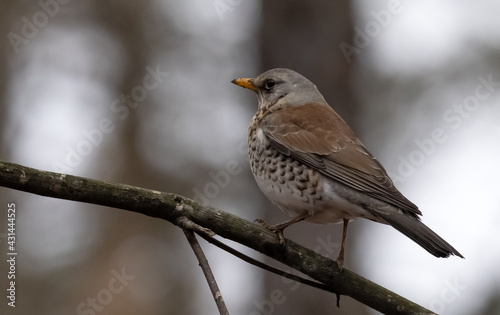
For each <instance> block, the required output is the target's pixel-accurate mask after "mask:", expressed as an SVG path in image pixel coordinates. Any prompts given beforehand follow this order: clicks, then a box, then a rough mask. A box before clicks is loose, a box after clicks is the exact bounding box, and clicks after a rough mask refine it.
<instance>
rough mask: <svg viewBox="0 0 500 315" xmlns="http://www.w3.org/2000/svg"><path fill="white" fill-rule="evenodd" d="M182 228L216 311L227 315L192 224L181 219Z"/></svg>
mask: <svg viewBox="0 0 500 315" xmlns="http://www.w3.org/2000/svg"><path fill="white" fill-rule="evenodd" d="M178 222H180V223H181V224H182V225H183V226H184V228H183V231H184V234H186V238H187V240H188V242H189V245H191V248H192V249H193V252H194V254H195V256H196V258H197V259H198V262H199V264H200V267H201V269H202V270H203V274H204V275H205V279H207V283H208V287H209V288H210V292H212V296H213V297H214V300H215V304H216V305H217V309H218V310H219V314H221V315H229V311H228V310H227V307H226V303H224V299H223V298H222V294H221V292H220V289H219V286H218V285H217V281H215V277H214V274H213V273H212V269H211V268H210V264H209V263H208V259H207V257H206V256H205V254H204V253H203V250H202V249H201V246H200V243H198V240H197V239H196V235H195V234H194V232H193V228H192V227H191V226H192V225H195V224H196V223H193V222H191V221H189V219H188V218H185V217H181V220H179V221H178Z"/></svg>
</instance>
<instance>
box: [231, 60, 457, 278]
mask: <svg viewBox="0 0 500 315" xmlns="http://www.w3.org/2000/svg"><path fill="white" fill-rule="evenodd" d="M231 82H232V83H234V84H236V85H238V86H241V87H244V88H247V89H250V90H252V91H253V92H255V93H256V94H257V99H258V108H257V112H256V113H255V115H254V116H253V118H252V120H251V122H250V125H249V127H248V157H249V163H250V168H251V171H252V174H253V176H254V177H255V180H256V182H257V185H258V187H259V188H260V190H261V191H262V192H263V193H264V195H265V196H266V197H267V198H268V199H269V200H270V201H271V202H272V203H273V204H274V205H276V206H277V207H278V208H279V209H281V210H282V211H284V212H285V213H287V214H288V215H289V216H290V217H291V219H290V220H288V221H285V222H283V223H279V224H276V225H268V224H267V223H266V222H264V221H263V220H261V219H258V220H256V221H257V222H259V223H261V224H262V225H264V226H265V227H266V228H268V229H270V230H271V231H273V232H275V233H276V234H277V235H278V237H279V240H280V243H281V244H284V241H285V239H284V236H283V230H284V229H285V228H287V227H288V226H290V225H292V224H295V223H297V222H300V221H303V220H304V221H308V222H311V223H316V224H328V223H340V222H342V223H343V231H342V241H341V246H340V252H339V254H338V257H337V259H336V263H337V265H338V267H339V269H340V270H342V268H343V263H344V247H345V240H346V236H347V227H348V223H349V221H350V220H354V219H357V218H364V219H368V220H371V221H375V222H378V223H382V224H388V225H390V226H392V227H394V228H395V229H396V230H398V231H399V232H401V233H403V234H404V235H406V236H407V237H409V238H410V239H411V240H413V241H414V242H416V243H417V244H418V245H420V246H421V247H423V248H424V249H425V250H427V251H428V252H429V253H431V254H432V255H434V256H436V257H442V258H445V257H449V256H450V255H455V256H458V257H461V258H464V257H463V256H462V254H460V253H459V252H458V251H457V250H456V249H455V248H454V247H453V246H451V245H450V244H449V243H448V242H446V241H445V240H444V239H443V238H441V237H440V236H439V235H437V234H436V233H435V232H434V231H432V230H431V229H430V228H429V227H427V226H426V225H425V224H424V223H423V222H422V221H421V219H420V216H421V215H422V212H421V211H420V210H419V208H418V207H417V206H416V205H415V204H414V203H412V202H411V201H409V200H408V199H407V198H406V197H405V196H403V194H402V193H401V192H399V190H398V189H397V188H396V187H395V186H394V183H393V181H392V180H391V179H390V177H389V175H388V174H387V171H386V170H385V169H384V167H383V166H382V164H381V163H380V162H379V161H378V160H377V159H376V158H375V157H374V156H373V155H372V154H371V153H370V152H369V151H368V150H367V149H366V147H365V146H364V145H363V143H361V141H360V140H359V138H358V137H357V136H356V134H355V133H354V132H353V131H352V129H351V128H350V127H349V126H348V125H347V123H346V122H345V121H344V120H343V119H342V118H341V117H340V116H339V115H338V114H337V113H336V112H335V111H334V110H333V109H332V107H330V105H329V104H328V103H327V102H326V100H325V98H324V97H323V95H322V94H321V93H320V92H319V90H318V89H317V87H316V86H315V85H314V84H313V83H312V82H311V81H309V80H308V79H307V78H305V77H304V76H302V75H301V74H299V73H297V72H295V71H293V70H290V69H286V68H276V69H271V70H268V71H266V72H264V73H262V74H260V75H258V76H257V77H255V78H239V79H234V80H233V81H231Z"/></svg>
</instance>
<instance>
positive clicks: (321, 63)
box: [259, 0, 367, 314]
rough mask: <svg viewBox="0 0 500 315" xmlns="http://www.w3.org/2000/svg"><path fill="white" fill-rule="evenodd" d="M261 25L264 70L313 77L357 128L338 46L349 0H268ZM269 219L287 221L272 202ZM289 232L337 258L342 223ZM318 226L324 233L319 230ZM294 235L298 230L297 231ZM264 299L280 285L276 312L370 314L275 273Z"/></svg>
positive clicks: (348, 33) (347, 34)
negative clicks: (280, 299)
mask: <svg viewBox="0 0 500 315" xmlns="http://www.w3.org/2000/svg"><path fill="white" fill-rule="evenodd" d="M262 6H263V8H262V23H261V29H260V38H259V40H260V47H261V48H260V51H261V70H262V71H265V70H268V69H271V68H279V67H283V68H290V69H292V70H295V71H297V72H299V73H300V74H302V75H304V76H305V77H307V78H308V79H310V80H311V81H312V82H313V83H314V84H316V86H317V87H318V89H319V90H320V92H321V93H322V94H323V96H324V97H325V99H326V100H327V101H328V102H329V104H330V106H332V107H333V108H334V109H335V110H336V111H337V112H338V113H339V114H340V115H341V116H342V117H343V118H344V119H345V120H346V121H347V122H348V123H349V125H350V126H351V127H352V128H353V129H354V130H356V115H357V111H358V108H359V107H358V104H357V103H356V101H355V100H354V98H353V95H352V91H351V87H350V76H351V68H352V67H351V65H352V63H348V62H347V61H346V59H345V57H344V55H343V53H342V51H341V49H340V48H339V44H340V43H341V42H343V41H349V40H350V38H351V37H352V29H353V25H352V21H351V16H352V14H351V6H350V1H347V0H343V1H321V2H319V1H307V2H306V1H263V3H262ZM266 209H269V211H267V213H269V215H267V217H266V221H267V222H270V223H275V222H278V221H284V220H285V218H286V217H285V215H283V214H282V213H280V211H279V210H278V209H277V208H276V207H274V206H273V205H271V204H268V206H267V207H266ZM299 225H300V227H297V226H296V227H291V228H290V229H289V230H287V231H285V234H286V235H287V236H288V237H290V236H291V238H292V239H294V240H296V241H297V242H299V243H300V244H304V245H306V246H308V247H310V248H312V249H315V248H318V249H320V251H319V252H320V253H321V254H324V255H328V256H329V257H331V258H334V259H335V258H336V255H337V254H338V251H339V249H340V246H339V247H338V248H333V249H332V248H328V249H325V248H324V247H322V246H323V245H324V244H325V243H329V242H330V241H331V242H334V243H340V240H341V230H342V225H329V226H327V227H325V228H323V227H322V228H320V230H319V229H318V226H317V225H313V224H310V223H299ZM318 231H319V232H318ZM294 234H295V235H294ZM355 234H356V225H350V226H349V233H348V237H347V245H346V266H348V267H349V268H353V269H354V270H355V269H356V268H355V267H354V264H355V259H354V257H353V256H354V255H353V254H354V252H355V250H354V247H355V246H354V245H355V243H354V242H352V240H353V239H355V237H354V236H355ZM265 277H266V278H265V286H266V289H265V293H264V296H263V299H269V298H270V295H271V292H273V290H275V289H279V290H281V291H283V293H284V296H285V297H286V301H285V302H284V303H283V304H280V305H275V306H274V307H275V311H276V314H325V312H326V313H329V312H328V311H326V310H331V312H335V314H366V313H367V311H366V309H367V308H366V307H365V306H363V305H361V304H360V303H357V302H353V301H352V300H350V299H348V298H342V299H341V308H340V310H337V309H336V306H335V296H334V295H331V294H326V293H324V292H318V291H317V290H315V289H311V288H305V287H301V286H298V285H294V284H290V283H289V282H288V281H283V280H282V279H279V278H278V277H276V276H274V275H269V274H266V276H265Z"/></svg>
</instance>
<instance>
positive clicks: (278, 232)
mask: <svg viewBox="0 0 500 315" xmlns="http://www.w3.org/2000/svg"><path fill="white" fill-rule="evenodd" d="M255 222H257V223H259V224H260V225H262V226H263V227H265V228H266V229H268V230H269V231H271V232H273V233H275V234H276V235H277V236H278V239H279V241H280V245H285V236H284V235H283V230H284V229H285V227H286V226H285V227H283V226H282V224H276V225H269V224H267V223H266V221H264V220H262V219H257V220H255Z"/></svg>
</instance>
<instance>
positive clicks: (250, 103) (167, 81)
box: [0, 0, 500, 315]
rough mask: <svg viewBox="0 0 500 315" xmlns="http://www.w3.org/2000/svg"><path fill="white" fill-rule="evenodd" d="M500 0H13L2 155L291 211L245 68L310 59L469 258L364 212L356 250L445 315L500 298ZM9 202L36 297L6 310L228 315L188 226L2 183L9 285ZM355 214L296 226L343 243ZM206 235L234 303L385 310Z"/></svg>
mask: <svg viewBox="0 0 500 315" xmlns="http://www.w3.org/2000/svg"><path fill="white" fill-rule="evenodd" d="M499 10H500V3H499V2H498V1H494V0H479V1H475V2H469V1H440V2H437V3H436V2H434V1H409V0H401V1H397V0H390V1H378V0H377V1H368V0H357V1H346V0H340V1H283V0H280V1H266V2H264V1H263V2H260V1H242V0H213V1H196V0H189V1H173V0H148V1H113V0H101V1H72V0H40V1H26V0H23V1H13V0H3V1H2V2H1V3H0V15H1V18H0V30H1V34H2V36H3V37H2V38H3V39H2V40H0V45H1V46H2V47H1V49H0V131H1V136H0V159H1V160H5V161H10V162H15V163H19V164H22V165H26V166H30V167H34V168H40V169H43V170H51V171H57V172H63V173H68V174H74V175H79V176H86V177H91V178H96V179H101V180H106V181H113V182H121V183H126V184H130V185H136V186H142V187H146V188H151V189H155V190H161V191H166V192H174V193H179V194H182V195H185V196H187V197H191V198H196V199H197V200H198V201H200V202H203V203H205V204H209V205H211V206H214V207H218V208H220V209H222V210H224V211H228V212H231V213H233V214H236V215H238V216H241V217H243V218H245V219H248V220H254V219H256V218H264V219H265V220H266V221H267V222H270V223H275V222H281V221H284V220H286V219H287V217H286V216H285V215H284V214H282V213H280V211H279V210H277V208H275V207H274V206H273V205H272V204H270V203H269V202H268V201H267V200H265V199H264V197H263V195H262V194H261V192H260V191H259V190H258V188H257V186H256V184H255V182H254V180H253V178H252V176H251V173H250V170H249V167H248V162H247V157H246V135H247V127H248V124H249V122H250V119H251V117H252V116H253V114H254V113H255V111H256V108H257V100H256V98H255V95H253V93H251V92H250V91H246V90H243V89H241V88H239V87H236V86H234V85H232V84H231V83H230V81H231V80H232V79H234V78H237V77H253V76H256V75H258V74H259V73H261V72H263V71H265V70H268V69H270V68H276V67H287V68H291V69H294V70H296V71H298V72H299V73H301V74H303V75H304V76H306V77H307V78H309V79H310V80H311V81H313V82H314V83H315V84H316V85H317V86H318V88H319V90H320V91H321V92H322V93H323V95H324V96H325V98H326V99H327V101H328V102H329V103H330V105H331V106H332V107H333V108H334V109H335V110H336V111H337V112H338V113H339V114H340V115H341V116H342V117H343V118H344V119H345V120H346V121H347V122H348V123H349V124H350V125H351V127H352V128H353V129H354V130H355V131H356V132H357V134H358V135H359V137H360V138H361V139H362V141H363V142H364V144H365V145H366V146H367V147H368V148H369V149H370V150H371V151H372V153H373V154H374V155H375V156H377V157H378V159H379V160H380V161H381V162H382V163H383V164H384V165H385V167H386V169H387V170H388V172H389V173H390V175H391V176H392V178H393V179H394V182H395V183H396V185H397V186H398V188H399V189H400V190H401V191H402V192H403V193H404V194H405V195H406V196H407V197H408V198H409V199H410V200H412V201H413V202H414V203H416V204H417V205H418V206H419V207H420V209H421V210H422V212H423V213H424V216H423V221H424V222H425V223H426V224H427V225H428V226H430V227H431V228H432V229H433V230H435V231H436V232H437V233H438V234H439V235H441V236H442V237H443V238H445V239H446V240H447V241H449V242H450V243H451V244H452V245H453V246H455V247H456V248H457V249H458V250H459V251H460V252H461V253H462V254H463V255H464V256H465V257H466V259H465V260H462V259H459V258H456V257H451V258H449V259H437V258H435V257H433V256H432V255H429V254H428V253H427V252H426V251H425V250H423V249H422V248H420V247H419V246H418V245H416V244H415V243H413V242H412V241H410V240H409V239H407V238H406V237H405V236H403V235H402V234H400V233H399V232H397V231H396V230H394V229H392V228H390V227H388V226H382V225H380V224H376V223H372V222H366V221H363V220H358V221H355V222H354V223H352V224H350V226H349V228H350V229H349V234H348V239H347V247H346V261H345V266H346V267H347V268H349V269H352V270H354V271H355V272H357V273H359V274H361V275H363V276H364V277H367V278H369V279H371V280H373V281H375V282H377V283H379V284H381V285H383V286H385V287H387V288H388V289H390V290H393V291H395V292H396V293H398V294H400V295H403V296H404V297H406V298H408V299H410V300H412V301H414V302H416V303H419V304H421V305H422V306H425V307H427V308H429V309H431V310H433V311H435V312H437V313H440V314H500V268H498V266H499V262H500V245H499V239H500V229H499V228H498V224H500V211H499V204H500V194H499V193H498V191H499V185H498V178H499V177H500V166H499V163H498V161H499V160H500V106H499V101H500V19H498V12H499ZM228 167H229V168H235V169H236V170H237V171H236V172H233V173H234V174H232V175H227V174H228V173H227V172H228V171H227V170H228ZM226 175H227V176H226ZM221 178H223V179H224V180H221ZM10 202H15V204H16V210H17V243H16V246H17V252H18V256H17V273H16V277H17V278H16V280H17V281H16V283H17V291H16V293H17V302H16V308H15V309H13V308H10V307H8V306H7V302H8V300H7V299H6V297H4V298H2V302H1V303H0V313H2V314H87V315H88V314H217V309H216V307H215V303H213V301H212V297H211V295H210V292H209V290H208V287H207V284H206V283H205V280H204V278H203V276H202V272H201V270H200V269H199V267H198V263H197V261H196V259H195V257H194V255H193V254H192V252H191V249H190V248H189V246H188V244H187V242H186V240H185V237H184V235H183V233H182V232H181V231H180V230H179V229H178V228H176V227H174V226H173V225H171V224H170V223H168V222H164V221H161V220H159V219H153V218H149V217H146V216H141V215H138V214H133V213H127V212H125V211H121V210H117V209H112V208H105V207H98V206H94V205H87V204H80V203H75V202H69V201H62V200H56V199H50V198H44V197H40V196H36V195H30V194H26V193H22V192H18V191H14V190H9V189H5V188H0V208H1V209H2V210H3V211H1V213H3V215H1V216H0V224H1V225H0V233H1V234H0V236H1V238H0V240H1V243H0V248H1V251H2V252H3V253H4V254H2V255H3V256H2V257H4V258H3V259H2V260H1V262H0V283H2V285H1V287H2V288H3V290H5V289H6V288H7V270H8V265H7V262H6V260H7V255H6V253H7V243H6V233H7V204H8V203H10ZM341 229H342V226H341V225H328V226H317V225H313V224H309V223H301V224H297V225H295V226H292V227H291V228H290V229H288V230H287V233H286V235H287V237H289V238H291V239H292V240H294V241H296V242H298V243H300V244H302V245H305V246H307V247H309V248H312V249H314V250H316V251H318V252H319V253H321V254H323V255H326V256H329V257H331V258H333V259H335V258H336V257H337V254H338V250H339V248H340V244H339V243H340V239H341ZM201 243H202V246H203V248H204V249H205V250H206V252H207V256H208V259H209V261H210V262H211V265H212V267H213V269H214V273H215V276H216V278H217V279H218V281H219V285H220V287H221V290H222V294H223V296H224V298H225V301H226V303H227V305H228V308H229V310H230V312H231V314H253V315H257V314H263V315H269V314H377V312H375V311H373V310H371V309H369V308H367V307H365V306H364V305H362V304H361V303H359V302H357V301H354V300H352V299H350V298H349V297H342V298H341V308H340V309H337V308H336V306H335V296H334V295H332V294H329V293H325V292H321V291H318V290H316V289H313V288H309V287H306V286H304V285H299V284H297V283H291V282H290V281H287V280H284V279H282V278H280V277H279V276H276V275H274V274H269V273H267V272H262V271H260V270H257V269H256V268H254V267H252V266H248V265H247V264H246V263H243V262H242V261H240V260H238V259H236V258H234V257H232V256H230V255H229V254H227V253H225V252H221V251H220V250H218V249H217V248H213V247H212V246H211V245H209V244H207V243H206V242H204V241H201ZM235 247H237V248H240V247H238V246H236V245H235ZM240 249H241V250H242V251H245V252H246V253H248V254H249V255H251V256H253V257H256V258H258V259H260V260H263V261H268V260H267V259H266V258H265V257H263V256H261V255H260V254H258V253H256V252H254V251H250V250H247V249H244V248H240ZM268 262H269V263H271V264H274V265H277V266H279V265H278V264H276V263H274V262H272V261H268ZM283 268H284V269H285V270H288V271H290V270H289V269H288V268H286V267H283ZM275 290H279V291H280V292H282V294H283V297H284V300H281V301H280V303H274V302H272V301H271V293H272V292H276V291H275ZM3 292H4V293H5V292H6V291H3Z"/></svg>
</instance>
